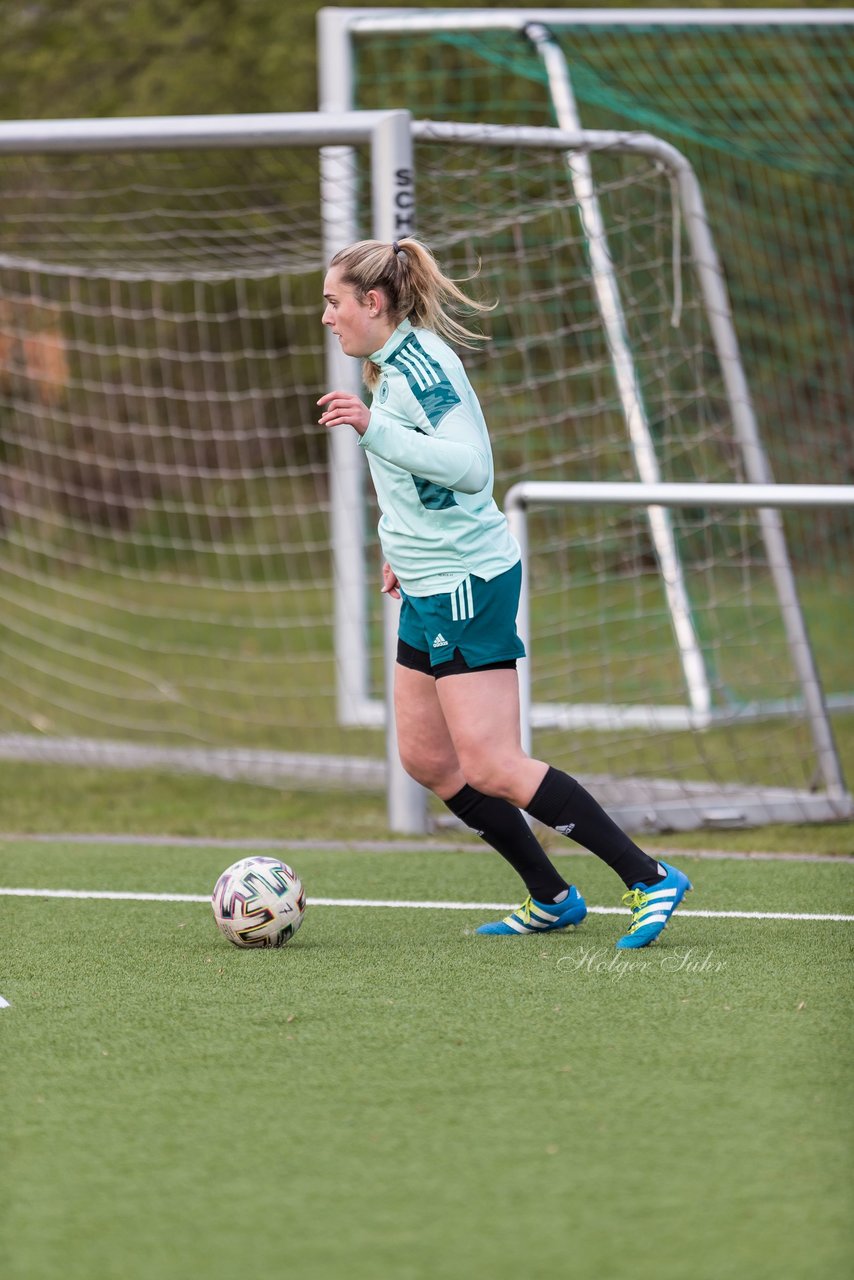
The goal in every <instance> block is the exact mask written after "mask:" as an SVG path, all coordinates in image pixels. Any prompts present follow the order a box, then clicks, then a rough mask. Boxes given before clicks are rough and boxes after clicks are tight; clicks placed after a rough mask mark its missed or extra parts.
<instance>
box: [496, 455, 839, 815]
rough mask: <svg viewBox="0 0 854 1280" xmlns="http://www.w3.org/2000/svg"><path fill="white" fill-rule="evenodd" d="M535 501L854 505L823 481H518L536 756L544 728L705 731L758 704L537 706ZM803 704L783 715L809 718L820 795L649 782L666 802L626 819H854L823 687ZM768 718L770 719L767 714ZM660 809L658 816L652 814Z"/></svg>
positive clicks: (806, 689)
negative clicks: (532, 602) (531, 530)
mask: <svg viewBox="0 0 854 1280" xmlns="http://www.w3.org/2000/svg"><path fill="white" fill-rule="evenodd" d="M537 504H549V505H567V506H576V507H581V506H595V507H602V506H626V507H643V506H647V505H649V504H654V505H655V506H657V507H688V506H691V507H695V506H699V507H708V508H712V509H715V508H727V507H729V508H751V509H756V510H773V511H779V510H781V509H783V508H788V509H793V510H795V509H803V508H805V507H824V508H830V507H854V485H833V484H828V485H816V484H802V485H796V484H721V483H717V484H700V483H697V482H696V481H694V482H691V483H681V484H679V483H670V484H661V483H658V484H646V483H643V482H634V483H632V482H620V481H613V482H605V481H543V480H529V481H521V482H520V483H518V484H515V485H513V486H512V488H510V489H509V490H508V491H507V495H506V498H505V508H504V509H505V513H506V515H507V519H508V521H509V523H510V527H511V529H512V530H513V533H514V535H515V537H516V539H517V541H518V542H519V546H520V548H521V551H522V593H521V599H520V605H519V614H518V618H517V626H518V630H519V634H520V636H521V638H522V640H523V642H524V644H525V648H526V650H527V652H528V657H527V658H525V659H523V660H522V661H521V662H520V663H519V664H518V669H519V702H520V710H521V719H522V744H523V747H524V748H525V749H526V750H527V751H530V749H531V733H532V729H534V728H537V727H542V726H550V727H554V726H557V727H561V728H566V729H573V728H579V727H584V728H587V727H590V726H591V725H597V726H599V727H607V728H631V727H640V728H643V729H648V730H650V731H654V730H656V729H677V730H680V729H681V730H689V729H707V728H710V727H711V726H713V725H714V724H716V723H732V722H734V721H736V720H738V719H749V718H750V717H751V715H752V714H753V709H752V708H751V707H750V706H744V707H728V708H719V709H709V710H708V711H706V712H703V713H700V712H698V711H697V710H696V709H695V708H694V707H692V706H690V705H687V706H677V705H668V706H662V705H655V704H653V705H647V706H642V705H632V706H624V707H620V706H607V707H606V706H590V707H582V706H578V705H570V704H565V705H562V706H561V705H559V704H555V703H549V704H544V705H537V704H535V703H534V702H533V700H532V694H531V688H532V666H531V664H532V658H531V654H532V637H531V624H530V614H529V608H528V601H529V595H528V564H529V539H528V518H527V517H528V510H529V508H530V507H532V506H535V505H537ZM802 688H803V694H804V701H803V705H802V706H800V707H797V708H795V707H793V706H791V705H786V706H781V707H779V708H778V709H777V710H778V712H779V713H780V714H787V715H791V714H792V713H793V711H798V712H799V713H802V714H804V715H805V716H806V717H807V718H808V720H809V725H810V730H811V733H812V738H813V742H814V744H815V749H816V761H817V772H818V775H819V777H820V779H821V782H822V783H823V787H824V789H823V790H822V791H813V792H805V791H794V790H789V791H787V790H786V789H784V788H761V787H749V788H748V787H736V786H732V787H730V788H728V789H727V790H726V791H725V793H724V795H723V796H720V795H719V796H717V797H713V796H712V795H711V792H710V791H709V789H708V788H705V787H704V786H703V785H702V784H693V785H692V784H690V783H688V784H681V785H680V787H679V788H673V787H668V786H667V784H666V783H665V784H657V783H655V782H651V783H650V784H649V792H650V794H651V795H652V796H653V797H655V795H656V792H658V799H657V800H656V799H653V800H651V801H650V800H648V799H647V800H646V801H645V802H644V805H643V806H641V808H642V810H643V811H642V812H639V813H633V812H631V811H629V812H628V813H624V814H623V821H628V822H632V819H634V823H635V824H636V825H637V826H644V825H647V826H649V825H652V826H661V825H663V826H666V827H670V828H679V827H692V826H697V825H700V824H701V823H702V824H714V823H718V824H721V823H724V822H728V823H730V824H732V823H744V824H755V823H758V822H763V821H764V822H769V821H803V819H804V817H805V816H809V817H810V818H812V819H814V820H816V821H820V820H829V819H837V820H838V819H840V818H847V817H851V816H854V801H853V800H852V797H851V795H850V793H849V791H848V789H847V786H846V783H845V779H844V777H843V774H842V768H841V765H840V761H839V754H838V751H837V749H836V744H835V741H834V738H833V731H832V728H831V724H830V719H829V716H828V713H827V707H826V705H825V701H824V697H823V693H822V689H821V684H820V682H819V680H818V677H817V675H816V677H815V679H814V680H811V681H809V682H808V683H805V684H803V685H802ZM762 714H763V715H765V716H767V715H768V714H770V711H769V708H768V707H765V708H763V712H762ZM651 809H652V810H654V812H650V810H651Z"/></svg>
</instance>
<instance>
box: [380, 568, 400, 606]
mask: <svg viewBox="0 0 854 1280" xmlns="http://www.w3.org/2000/svg"><path fill="white" fill-rule="evenodd" d="M380 591H382V592H383V594H384V595H387V596H391V598H392V600H399V599H400V583H399V582H398V580H397V574H396V573H395V571H394V569H392V567H391V565H390V564H389V563H388V561H386V563H385V564H384V565H383V585H382V586H381V587H380Z"/></svg>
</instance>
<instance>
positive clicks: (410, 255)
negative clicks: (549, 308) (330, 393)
mask: <svg viewBox="0 0 854 1280" xmlns="http://www.w3.org/2000/svg"><path fill="white" fill-rule="evenodd" d="M330 266H332V267H340V268H341V272H342V275H341V278H342V280H343V281H344V283H345V284H349V285H351V286H352V287H353V288H354V290H355V292H356V296H357V298H359V299H362V298H364V297H365V296H366V295H367V294H368V293H369V292H370V290H371V289H381V290H382V291H383V293H384V294H385V296H386V298H387V299H388V307H389V312H390V314H391V317H392V319H393V320H394V321H395V323H396V324H400V323H401V321H402V320H409V321H411V323H412V324H413V325H415V326H416V327H418V328H420V329H430V330H432V332H433V333H437V334H438V335H439V337H441V338H444V339H445V340H446V341H447V342H453V343H455V344H456V345H457V346H461V347H474V346H476V344H477V343H478V342H486V341H487V338H486V337H485V336H484V335H483V334H482V333H478V332H476V331H475V330H472V329H468V328H466V326H465V325H464V324H463V323H461V321H460V320H457V319H456V318H455V316H454V314H453V313H454V312H456V313H457V315H463V316H465V315H466V313H471V312H473V313H475V314H482V313H483V312H485V311H492V310H493V309H494V308H495V306H496V305H497V304H496V303H487V302H477V301H476V300H475V299H474V298H470V297H469V296H468V295H467V294H465V293H463V291H462V289H460V287H459V286H458V285H457V284H456V283H455V282H454V281H453V280H451V279H449V278H448V276H446V275H445V274H444V273H443V271H442V269H441V268H440V266H439V264H438V263H437V261H436V259H435V258H434V257H433V254H432V253H431V252H430V250H429V249H428V248H427V246H426V245H425V244H422V243H421V242H420V240H413V239H411V238H407V239H405V240H395V241H394V243H393V244H385V243H383V241H381V240H360V241H358V242H357V243H356V244H352V245H350V246H349V248H347V249H342V250H340V252H339V253H336V255H335V257H334V258H333V259H332V262H331V263H330ZM362 376H363V378H364V381H365V385H366V386H367V387H368V388H369V389H370V390H373V388H374V387H375V386H376V384H377V382H378V381H379V377H380V370H379V366H378V365H376V364H374V363H373V361H371V360H366V361H365V362H364V365H363V366H362Z"/></svg>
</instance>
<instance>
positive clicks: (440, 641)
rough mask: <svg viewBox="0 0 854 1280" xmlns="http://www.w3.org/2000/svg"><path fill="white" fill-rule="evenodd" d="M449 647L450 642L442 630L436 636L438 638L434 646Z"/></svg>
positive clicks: (435, 647)
mask: <svg viewBox="0 0 854 1280" xmlns="http://www.w3.org/2000/svg"><path fill="white" fill-rule="evenodd" d="M447 647H448V642H447V640H446V639H445V637H444V636H443V635H442V633H441V631H440V632H439V634H438V635H437V636H436V639H435V640H434V641H433V648H434V649H447Z"/></svg>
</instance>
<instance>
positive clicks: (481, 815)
mask: <svg viewBox="0 0 854 1280" xmlns="http://www.w3.org/2000/svg"><path fill="white" fill-rule="evenodd" d="M445 804H446V805H447V806H448V808H449V809H450V811H451V813H455V814H456V815H457V817H458V818H462V820H463V822H464V823H465V824H466V826H467V827H471V828H472V830H473V831H476V832H477V834H478V835H479V836H480V837H481V838H482V839H484V840H485V841H486V843H487V844H491V845H492V847H493V849H497V850H498V852H499V853H500V854H501V856H502V858H506V859H507V861H508V862H509V863H510V866H511V867H512V868H513V870H514V871H516V872H518V874H519V875H520V876H521V877H522V879H523V880H524V882H525V887H526V888H527V890H528V893H530V895H531V897H532V898H536V900H537V902H554V900H555V898H556V897H557V896H558V894H560V893H563V891H564V889H568V888H569V885H568V884H567V883H566V881H565V880H564V879H563V878H562V877H561V876H560V875H558V873H557V871H556V870H555V868H554V867H553V866H552V864H551V862H549V859H548V856H547V854H546V851H545V849H544V848H543V846H542V845H541V844H540V842H539V840H538V839H537V837H536V836H535V835H534V833H533V831H532V830H531V828H530V827H529V826H528V824H527V822H526V821H525V819H524V818H523V817H522V815H521V813H520V812H519V810H518V809H517V808H516V806H515V805H512V804H510V802H509V800H501V799H499V798H498V797H497V796H485V795H484V794H483V793H482V792H480V791H475V789H474V787H470V786H469V785H468V783H466V785H465V786H464V787H463V789H462V791H458V792H457V794H456V795H455V796H451V798H450V800H446V801H445Z"/></svg>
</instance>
